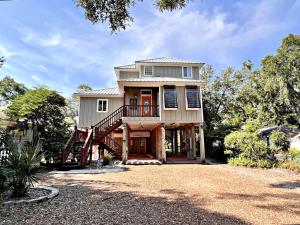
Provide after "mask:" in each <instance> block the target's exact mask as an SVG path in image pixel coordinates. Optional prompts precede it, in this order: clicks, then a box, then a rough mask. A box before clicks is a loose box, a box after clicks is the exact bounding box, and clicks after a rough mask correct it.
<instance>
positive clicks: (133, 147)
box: [117, 121, 205, 163]
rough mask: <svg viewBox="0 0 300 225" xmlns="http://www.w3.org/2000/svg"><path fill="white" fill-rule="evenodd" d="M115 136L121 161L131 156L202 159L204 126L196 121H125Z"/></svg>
mask: <svg viewBox="0 0 300 225" xmlns="http://www.w3.org/2000/svg"><path fill="white" fill-rule="evenodd" d="M201 135H202V136H201ZM117 136H118V138H119V139H120V140H121V139H122V161H123V163H126V161H127V160H131V159H141V160H151V159H157V160H159V161H161V162H163V163H168V162H173V163H176V162H178V163H184V162H186V163H191V162H194V163H200V162H204V160H205V150H204V141H203V144H201V143H202V141H201V137H203V129H202V127H201V126H199V124H198V125H195V124H176V125H170V124H164V123H160V122H157V123H153V122H151V121H148V122H128V123H124V124H123V127H122V132H121V131H120V132H119V133H118V134H117ZM201 145H202V146H201Z"/></svg>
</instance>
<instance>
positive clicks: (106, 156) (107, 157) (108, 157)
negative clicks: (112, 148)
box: [103, 151, 113, 166]
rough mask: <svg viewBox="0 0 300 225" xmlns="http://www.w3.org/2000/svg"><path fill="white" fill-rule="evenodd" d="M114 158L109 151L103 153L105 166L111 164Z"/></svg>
mask: <svg viewBox="0 0 300 225" xmlns="http://www.w3.org/2000/svg"><path fill="white" fill-rule="evenodd" d="M112 159H113V155H112V154H111V153H109V152H107V151H104V154H103V166H105V165H109V162H110V161H111V160H112Z"/></svg>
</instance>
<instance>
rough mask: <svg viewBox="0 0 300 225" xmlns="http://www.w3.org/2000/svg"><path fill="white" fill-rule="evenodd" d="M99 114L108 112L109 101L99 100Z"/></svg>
mask: <svg viewBox="0 0 300 225" xmlns="http://www.w3.org/2000/svg"><path fill="white" fill-rule="evenodd" d="M97 112H108V100H107V99H98V100H97Z"/></svg>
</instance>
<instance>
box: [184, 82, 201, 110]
mask: <svg viewBox="0 0 300 225" xmlns="http://www.w3.org/2000/svg"><path fill="white" fill-rule="evenodd" d="M185 91H186V102H187V108H189V109H193V108H194V109H197V108H201V104H200V93H199V89H198V87H197V86H188V87H186V89H185Z"/></svg>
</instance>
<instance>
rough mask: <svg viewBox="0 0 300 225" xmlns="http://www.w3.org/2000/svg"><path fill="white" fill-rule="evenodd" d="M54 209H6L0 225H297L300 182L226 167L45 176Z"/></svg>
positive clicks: (289, 176) (46, 204)
mask: <svg viewBox="0 0 300 225" xmlns="http://www.w3.org/2000/svg"><path fill="white" fill-rule="evenodd" d="M41 183H43V184H48V185H53V186H54V187H58V188H59V189H60V194H59V196H58V197H57V198H55V199H53V200H52V201H48V202H44V203H40V204H37V205H30V206H13V207H10V208H3V209H2V211H1V212H0V218H1V220H0V224H263V225H267V224H300V175H297V174H292V173H286V172H281V171H274V170H264V169H248V168H240V167H232V166H228V165H162V166H131V167H129V170H128V171H126V172H120V173H110V174H91V175H87V174H82V175H81V174H51V175H50V174H44V175H43V180H42V181H41Z"/></svg>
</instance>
